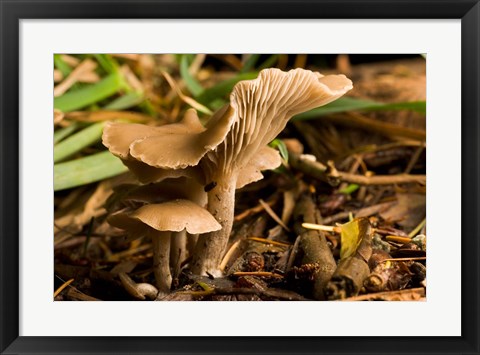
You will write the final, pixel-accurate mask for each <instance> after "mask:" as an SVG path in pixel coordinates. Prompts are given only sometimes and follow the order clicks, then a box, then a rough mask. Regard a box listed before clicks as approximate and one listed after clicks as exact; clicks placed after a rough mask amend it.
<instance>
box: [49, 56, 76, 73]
mask: <svg viewBox="0 0 480 355" xmlns="http://www.w3.org/2000/svg"><path fill="white" fill-rule="evenodd" d="M53 63H54V64H55V68H57V69H58V70H60V71H61V72H62V75H63V77H64V78H66V77H67V76H68V74H70V73H71V72H72V68H70V66H69V65H68V64H67V63H65V62H64V60H63V59H62V55H61V54H54V55H53Z"/></svg>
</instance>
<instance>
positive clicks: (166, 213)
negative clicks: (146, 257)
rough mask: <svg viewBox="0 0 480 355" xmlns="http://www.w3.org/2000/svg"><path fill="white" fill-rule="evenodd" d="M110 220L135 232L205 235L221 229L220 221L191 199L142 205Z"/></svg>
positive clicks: (115, 224)
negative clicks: (151, 230) (150, 231)
mask: <svg viewBox="0 0 480 355" xmlns="http://www.w3.org/2000/svg"><path fill="white" fill-rule="evenodd" d="M108 222H109V223H110V224H111V225H113V226H115V227H117V228H120V229H124V230H127V231H129V232H131V233H133V234H137V235H138V234H147V233H148V232H149V230H150V229H153V230H156V231H171V232H180V231H183V230H184V229H185V230H186V231H187V232H188V233H190V234H202V233H208V232H212V231H217V230H220V229H221V226H220V224H219V223H218V222H217V221H216V220H215V218H213V216H212V215H211V214H210V213H209V212H208V211H207V210H205V209H204V208H202V207H200V206H198V205H197V204H195V203H193V202H190V201H188V200H174V201H169V202H164V203H159V204H152V205H146V206H143V207H140V208H139V209H138V210H136V211H134V212H132V213H116V214H114V215H111V216H109V217H108Z"/></svg>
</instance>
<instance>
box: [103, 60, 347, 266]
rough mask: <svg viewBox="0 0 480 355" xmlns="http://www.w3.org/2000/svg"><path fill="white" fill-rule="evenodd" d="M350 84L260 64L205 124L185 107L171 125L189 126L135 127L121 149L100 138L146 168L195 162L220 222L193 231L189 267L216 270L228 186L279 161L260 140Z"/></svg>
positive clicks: (226, 221) (230, 207)
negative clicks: (200, 231)
mask: <svg viewBox="0 0 480 355" xmlns="http://www.w3.org/2000/svg"><path fill="white" fill-rule="evenodd" d="M351 88H352V82H351V81H350V80H349V79H348V78H346V77H345V76H344V75H327V76H323V75H321V74H320V73H314V72H312V71H309V70H303V69H294V70H291V71H289V72H283V71H281V70H279V69H265V70H262V71H261V72H260V74H259V77H258V78H257V79H255V80H249V81H242V82H239V83H238V84H236V85H235V87H234V89H233V92H232V94H231V95H230V104H228V105H225V106H224V107H223V108H222V109H220V110H219V111H217V112H216V113H215V114H214V116H212V118H211V119H210V120H209V121H208V123H207V125H206V126H205V128H200V126H199V125H197V124H196V123H195V124H194V123H193V122H194V121H195V117H194V114H193V112H192V111H191V110H189V111H187V114H188V117H187V114H186V115H185V118H184V121H185V122H184V121H182V122H180V123H178V124H176V125H183V127H187V126H188V127H190V126H191V127H193V129H192V130H188V131H186V130H183V129H180V128H179V127H178V126H175V127H173V128H168V127H167V126H171V125H167V126H163V127H159V128H158V129H157V130H156V131H155V133H152V134H149V133H148V134H145V131H143V128H142V129H139V131H140V130H142V134H140V135H136V134H131V135H129V136H128V137H127V138H128V139H122V140H121V142H122V144H121V148H122V149H119V150H117V149H116V147H115V146H114V145H113V144H111V141H112V140H111V139H110V138H115V137H114V136H115V134H114V132H113V131H112V130H110V129H108V127H107V128H106V129H105V131H104V144H105V145H107V146H108V148H109V149H110V151H112V152H113V153H114V154H117V155H119V156H120V153H122V154H123V156H124V159H130V160H131V161H135V160H137V161H138V162H134V163H133V164H145V165H147V166H149V167H148V168H147V169H151V168H158V169H173V170H174V171H176V170H177V169H182V170H188V169H190V168H195V167H200V168H201V173H202V178H203V179H204V182H205V184H206V185H205V187H206V188H205V190H208V191H207V193H208V210H209V211H210V212H211V214H212V215H213V216H214V217H215V218H216V219H217V221H218V222H219V223H220V225H221V226H222V229H221V230H219V231H215V232H212V233H209V234H205V235H203V236H201V237H200V239H199V242H198V243H197V246H196V250H195V253H194V257H193V260H192V263H191V268H192V271H193V272H194V273H196V274H207V273H212V274H218V273H219V272H218V270H217V268H218V265H219V262H220V260H221V258H222V256H223V253H224V251H225V248H226V245H227V242H228V238H229V235H230V232H231V229H232V224H233V213H234V202H235V189H236V188H240V187H242V186H245V185H246V184H248V183H250V182H253V181H257V180H259V179H261V178H262V177H263V176H262V175H261V172H260V171H261V170H262V169H267V168H275V167H277V166H278V165H279V164H280V158H279V156H278V153H277V152H274V151H273V150H272V149H271V148H269V147H267V146H266V145H267V144H268V143H269V142H271V141H272V140H273V139H274V138H275V137H276V136H277V135H278V134H279V133H280V132H281V131H282V130H283V128H284V127H285V126H286V124H287V122H288V120H289V119H290V118H291V117H292V116H294V115H296V114H299V113H301V112H305V111H308V110H310V109H312V108H315V107H318V106H322V105H325V104H327V103H329V102H331V101H334V100H335V99H337V98H339V97H340V96H342V95H343V94H345V93H346V92H347V91H348V90H350V89H351ZM197 119H198V118H197ZM118 134H119V135H120V134H123V133H121V132H118ZM109 144H110V145H109ZM197 173H198V171H197Z"/></svg>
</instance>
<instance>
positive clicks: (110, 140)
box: [102, 109, 205, 159]
mask: <svg viewBox="0 0 480 355" xmlns="http://www.w3.org/2000/svg"><path fill="white" fill-rule="evenodd" d="M203 131H205V127H203V126H202V124H201V123H200V120H199V118H198V115H197V112H196V111H195V110H194V109H189V110H187V111H186V112H185V115H184V116H183V119H182V120H181V121H180V122H178V123H171V124H166V125H163V126H159V127H154V126H147V125H143V124H138V123H120V122H108V123H107V124H106V125H105V127H104V129H103V135H102V143H103V145H104V146H106V147H107V148H108V149H109V150H110V152H111V153H112V154H114V155H116V156H117V157H119V158H121V159H128V158H129V156H130V146H131V144H132V143H134V142H135V141H137V140H142V139H145V138H148V137H152V136H156V135H161V136H163V135H171V134H186V133H194V132H196V133H199V132H203Z"/></svg>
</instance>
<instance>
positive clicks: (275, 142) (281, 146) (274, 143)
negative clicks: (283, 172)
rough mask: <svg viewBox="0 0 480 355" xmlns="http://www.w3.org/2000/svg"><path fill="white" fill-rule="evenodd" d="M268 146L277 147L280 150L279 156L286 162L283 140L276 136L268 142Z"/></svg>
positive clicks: (286, 154) (285, 147) (286, 153)
mask: <svg viewBox="0 0 480 355" xmlns="http://www.w3.org/2000/svg"><path fill="white" fill-rule="evenodd" d="M269 146H270V147H272V148H274V149H278V151H279V152H280V156H281V157H282V158H283V160H285V161H286V162H287V163H288V149H287V146H286V145H285V142H284V141H282V140H281V139H278V138H276V139H274V140H273V141H271V142H270V144H269Z"/></svg>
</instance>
